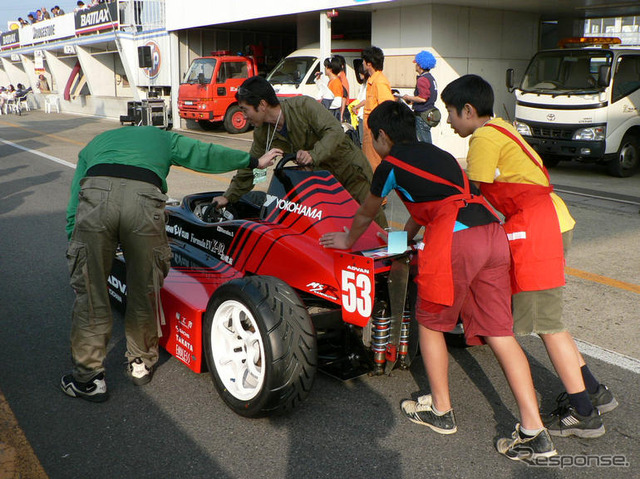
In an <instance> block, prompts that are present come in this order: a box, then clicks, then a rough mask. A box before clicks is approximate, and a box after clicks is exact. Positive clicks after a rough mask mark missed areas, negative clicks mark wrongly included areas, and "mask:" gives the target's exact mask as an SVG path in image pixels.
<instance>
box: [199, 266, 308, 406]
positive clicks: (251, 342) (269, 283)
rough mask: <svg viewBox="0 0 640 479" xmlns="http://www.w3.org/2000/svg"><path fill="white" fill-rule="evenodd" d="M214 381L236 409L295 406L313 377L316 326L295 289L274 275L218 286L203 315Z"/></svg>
mask: <svg viewBox="0 0 640 479" xmlns="http://www.w3.org/2000/svg"><path fill="white" fill-rule="evenodd" d="M203 343H204V350H205V356H206V360H207V365H208V366H209V371H210V373H211V376H212V379H213V383H214V385H215V387H216V389H217V390H218V393H219V394H220V396H221V397H222V399H223V400H224V402H225V403H226V404H227V405H228V406H229V407H230V408H231V409H232V410H233V411H234V412H236V413H237V414H239V415H241V416H245V417H259V416H266V415H270V414H274V413H281V412H283V411H286V410H289V409H291V408H293V407H295V406H296V405H297V404H299V403H300V402H302V401H303V400H304V399H305V398H306V397H307V396H308V395H309V391H310V390H311V387H312V385H313V382H314V380H315V375H316V370H317V364H318V349H317V341H316V333H315V328H314V327H313V323H312V322H311V318H310V317H309V313H308V312H307V309H306V308H305V307H304V305H303V304H302V301H301V300H300V298H299V297H298V295H297V294H296V292H295V291H294V290H293V289H292V288H291V287H290V286H288V285H287V284H286V283H285V282H283V281H282V280H280V279H278V278H274V277H270V276H250V277H245V278H241V279H236V280H233V281H230V282H228V283H225V284H224V285H222V286H220V287H219V288H218V289H217V290H216V292H215V293H214V294H213V296H212V298H211V300H210V302H209V306H208V307H207V311H206V312H205V315H204V325H203Z"/></svg>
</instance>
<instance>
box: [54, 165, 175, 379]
mask: <svg viewBox="0 0 640 479" xmlns="http://www.w3.org/2000/svg"><path fill="white" fill-rule="evenodd" d="M166 199H167V196H166V195H164V194H163V193H162V192H161V191H160V190H159V189H158V188H157V187H156V186H154V185H151V184H149V183H145V182H141V181H136V180H129V179H123V178H114V177H107V176H96V177H87V178H84V179H83V180H82V181H81V191H80V194H79V201H78V209H77V213H76V224H75V229H74V231H73V235H72V237H71V242H70V243H69V248H68V250H67V260H68V262H69V271H70V275H71V287H72V288H73V289H74V290H75V292H76V299H75V303H74V305H73V313H72V324H71V354H72V360H73V375H74V377H75V379H76V380H78V381H82V382H86V381H89V380H91V379H92V378H93V377H94V376H95V375H96V374H99V373H100V372H103V371H104V359H105V356H106V353H107V345H108V343H109V339H110V338H111V330H112V325H113V317H112V315H111V307H110V304H109V291H108V288H107V281H108V278H109V275H110V273H111V265H112V262H113V258H114V255H115V251H116V248H117V246H118V244H120V245H121V246H122V250H123V253H124V257H125V260H126V265H127V280H126V283H127V286H126V288H127V289H126V293H127V308H126V313H125V335H126V340H127V352H126V357H127V360H128V361H132V360H133V359H134V358H137V357H139V358H142V360H143V361H144V363H145V364H146V365H147V366H149V367H150V366H153V365H155V363H156V362H157V361H158V328H159V326H158V319H159V315H161V314H162V306H161V304H160V294H159V292H160V287H161V286H162V282H163V280H164V277H165V276H166V275H167V273H168V272H169V266H170V262H171V250H170V248H169V245H168V243H167V235H166V232H165V221H164V218H165V216H164V215H165V214H164V206H165V201H166Z"/></svg>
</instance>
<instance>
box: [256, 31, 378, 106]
mask: <svg viewBox="0 0 640 479" xmlns="http://www.w3.org/2000/svg"><path fill="white" fill-rule="evenodd" d="M367 46H369V44H368V43H367V42H362V41H357V40H354V41H335V42H331V54H332V55H342V56H343V57H344V59H345V61H346V64H347V80H349V97H350V98H355V97H356V96H357V94H358V89H359V88H360V84H359V83H358V82H357V80H356V75H355V68H356V67H357V66H358V65H359V64H360V63H362V59H361V56H360V55H361V52H362V50H363V49H364V48H366V47H367ZM319 57H320V44H319V43H313V44H311V45H307V46H305V47H304V48H301V49H299V50H296V51H294V52H293V53H291V54H289V55H287V56H286V57H285V58H283V59H282V60H280V63H278V64H277V65H276V66H275V68H274V69H273V70H271V73H269V74H268V75H267V80H268V81H269V83H271V84H272V85H273V88H274V90H275V91H276V94H277V95H278V96H280V97H287V96H297V95H308V96H310V97H313V98H316V99H320V90H319V89H318V86H317V85H316V84H315V81H314V80H315V74H316V72H324V67H322V64H323V62H324V58H322V59H321V58H319ZM321 67H322V68H321Z"/></svg>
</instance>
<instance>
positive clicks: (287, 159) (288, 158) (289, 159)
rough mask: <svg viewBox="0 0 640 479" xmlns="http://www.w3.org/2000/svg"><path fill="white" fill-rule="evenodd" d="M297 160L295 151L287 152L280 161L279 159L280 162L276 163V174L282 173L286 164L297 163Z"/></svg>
mask: <svg viewBox="0 0 640 479" xmlns="http://www.w3.org/2000/svg"><path fill="white" fill-rule="evenodd" d="M295 161H296V154H295V153H287V154H286V155H284V156H283V157H282V158H280V161H278V164H277V165H276V168H275V170H274V173H275V174H279V173H281V172H282V170H283V169H284V166H285V165H286V164H287V163H295Z"/></svg>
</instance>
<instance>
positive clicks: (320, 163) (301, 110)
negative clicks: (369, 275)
mask: <svg viewBox="0 0 640 479" xmlns="http://www.w3.org/2000/svg"><path fill="white" fill-rule="evenodd" d="M236 99H237V100H238V105H239V107H240V109H241V110H242V112H243V113H244V116H245V117H246V118H247V120H249V122H250V123H251V124H252V125H253V126H254V127H255V130H254V132H253V144H252V145H251V150H250V152H249V153H250V154H251V155H252V156H259V155H262V154H264V152H266V151H269V150H270V149H271V148H273V147H277V148H279V149H281V150H282V151H283V152H284V153H295V155H296V163H297V164H298V165H300V166H307V167H310V168H313V169H314V170H328V171H329V172H330V173H331V174H332V175H333V176H335V177H336V179H337V180H338V181H339V182H340V183H342V185H343V186H344V187H345V189H346V190H347V191H348V192H349V193H350V194H351V196H352V197H353V198H354V199H355V200H356V201H357V202H358V203H362V201H364V199H365V198H366V196H367V194H368V192H369V188H370V186H371V178H372V176H373V172H372V170H371V165H369V162H368V161H367V158H366V157H365V156H364V154H363V153H362V150H360V148H358V147H357V146H356V145H355V144H354V143H353V142H352V141H351V140H350V139H349V138H348V137H347V135H346V134H345V133H344V130H343V129H342V126H341V125H340V122H339V121H338V120H336V119H335V117H334V116H333V115H332V114H331V113H330V112H329V111H328V110H327V109H326V108H324V107H323V106H322V105H321V104H320V103H318V102H317V101H316V100H314V99H313V98H311V97H308V96H296V97H291V98H287V99H284V100H279V99H278V97H277V96H276V92H275V91H274V89H273V87H272V86H271V84H270V83H269V82H268V81H267V80H265V79H264V78H262V77H258V76H255V77H251V78H248V79H247V80H245V81H244V83H243V84H242V85H241V86H240V88H238V92H237V93H236ZM261 173H262V172H254V171H252V170H251V169H242V170H240V171H238V173H237V174H236V175H235V176H234V177H233V180H231V184H230V185H229V188H227V191H226V192H225V193H224V195H223V196H221V197H218V198H216V201H217V203H218V207H223V206H226V205H227V204H228V203H235V202H236V201H238V199H239V198H240V197H241V196H242V195H243V194H245V193H248V192H249V191H251V190H252V189H253V187H254V185H255V184H256V183H258V182H259V181H261V180H262V179H264V175H263V174H261ZM376 222H377V223H378V224H379V225H380V226H382V227H386V226H387V221H386V219H385V216H384V213H383V212H382V211H381V212H380V214H379V215H378V217H376Z"/></svg>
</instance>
